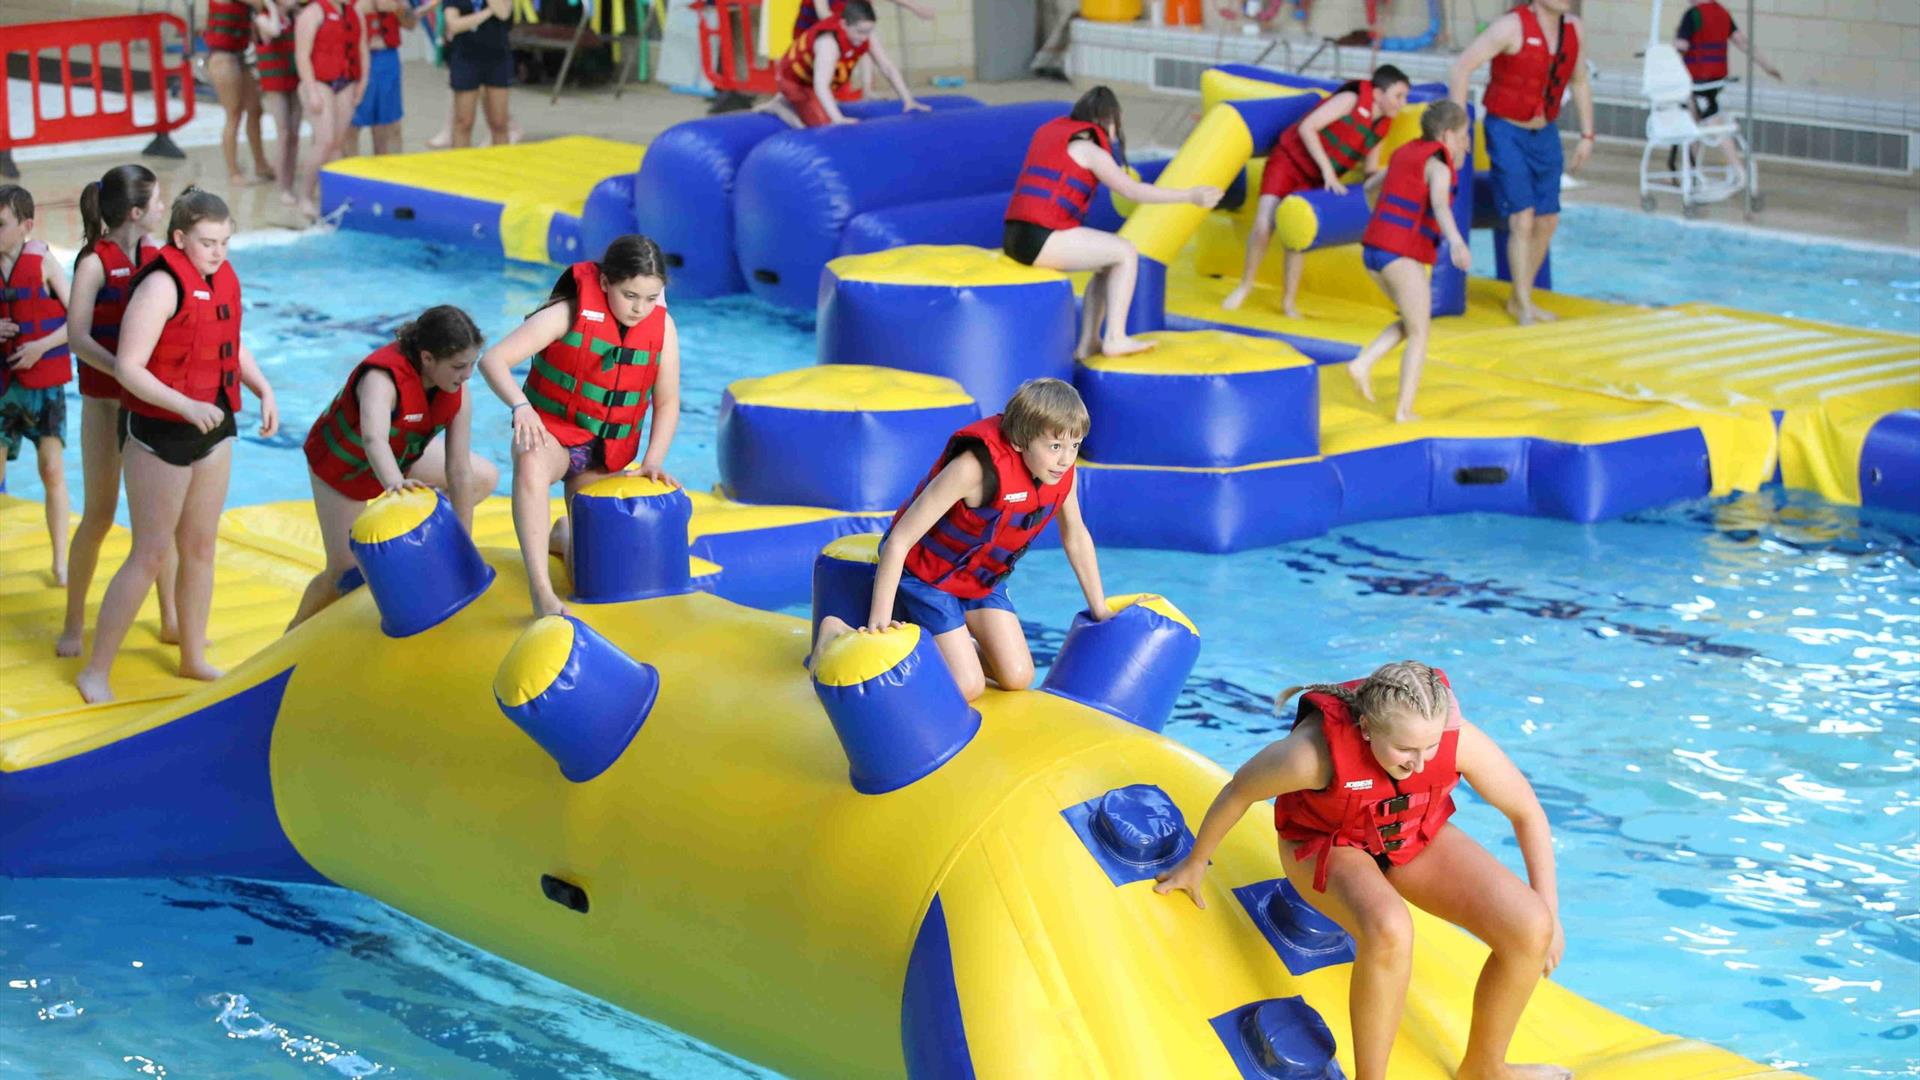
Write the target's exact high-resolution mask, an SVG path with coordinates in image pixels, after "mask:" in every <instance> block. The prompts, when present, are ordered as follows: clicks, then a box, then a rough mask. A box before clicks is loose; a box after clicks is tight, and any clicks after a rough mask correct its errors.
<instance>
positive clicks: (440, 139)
mask: <svg viewBox="0 0 1920 1080" xmlns="http://www.w3.org/2000/svg"><path fill="white" fill-rule="evenodd" d="M460 94H461V91H459V90H455V91H454V92H453V96H454V97H455V98H456V99H457V98H458V97H459V96H460ZM457 108H458V106H457V104H456V103H455V102H453V101H449V102H448V103H447V122H446V123H444V124H442V125H440V133H439V134H437V135H435V136H433V137H432V138H430V139H428V140H427V149H429V150H445V149H446V148H447V147H449V146H452V145H453V120H454V117H455V116H456V115H457Z"/></svg>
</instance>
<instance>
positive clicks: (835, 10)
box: [793, 0, 933, 37]
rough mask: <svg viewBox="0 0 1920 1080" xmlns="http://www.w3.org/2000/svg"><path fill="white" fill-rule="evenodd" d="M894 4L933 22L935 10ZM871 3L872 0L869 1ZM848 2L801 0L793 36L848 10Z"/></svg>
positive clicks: (906, 1)
mask: <svg viewBox="0 0 1920 1080" xmlns="http://www.w3.org/2000/svg"><path fill="white" fill-rule="evenodd" d="M893 2H894V3H896V4H898V5H900V6H901V7H903V8H906V9H907V10H908V11H911V12H913V13H914V14H915V15H918V16H920V18H921V19H922V20H924V21H926V22H932V21H933V9H932V8H928V7H923V6H921V5H920V4H916V3H914V2H913V0H893ZM869 3H871V0H869ZM846 6H847V2H846V0H800V6H799V7H798V8H796V9H794V13H793V36H794V37H799V36H800V35H801V34H804V33H806V32H807V31H809V30H811V29H813V28H814V26H816V25H817V24H819V23H820V22H821V21H822V20H824V19H829V18H832V17H833V16H835V15H839V14H840V13H842V12H843V11H845V10H846Z"/></svg>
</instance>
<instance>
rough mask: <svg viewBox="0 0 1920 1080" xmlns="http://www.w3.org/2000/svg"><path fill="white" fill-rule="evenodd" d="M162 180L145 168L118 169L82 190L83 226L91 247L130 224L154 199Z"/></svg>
mask: <svg viewBox="0 0 1920 1080" xmlns="http://www.w3.org/2000/svg"><path fill="white" fill-rule="evenodd" d="M159 183H160V178H159V177H157V176H155V175H153V170H152V169H149V168H147V167H146V166H145V165H115V166H114V167H113V168H111V169H108V170H107V173H106V175H105V176H102V177H101V178H100V179H98V180H90V181H88V182H87V186H86V187H83V188H81V189H80V222H81V226H82V227H83V228H84V229H85V230H86V234H87V246H88V247H92V246H93V245H94V244H97V243H99V242H100V241H101V240H102V239H103V238H105V237H106V235H107V233H108V231H109V230H112V229H117V228H119V227H120V226H122V225H125V224H126V223H127V219H128V218H129V217H132V216H133V212H134V210H136V209H144V208H145V207H146V205H147V200H149V199H151V198H153V189H154V187H155V186H156V185H157V184H159Z"/></svg>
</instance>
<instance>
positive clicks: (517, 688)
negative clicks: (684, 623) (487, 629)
mask: <svg viewBox="0 0 1920 1080" xmlns="http://www.w3.org/2000/svg"><path fill="white" fill-rule="evenodd" d="M683 562H684V560H683ZM659 696H660V673H659V672H658V671H656V670H654V668H653V665H651V664H643V663H641V662H639V661H638V660H635V659H633V658H632V657H630V656H628V655H627V654H626V653H625V652H622V651H621V649H620V647H619V646H618V645H615V644H614V643H613V642H611V641H608V640H607V639H606V638H604V637H602V636H600V634H599V633H597V632H595V630H594V629H593V628H592V627H590V626H588V625H587V624H586V623H583V622H581V621H580V620H579V619H576V618H574V617H573V616H571V615H548V616H545V617H543V618H540V619H537V620H535V621H534V624H533V625H532V626H530V627H528V628H527V629H526V631H525V632H524V633H522V634H521V635H520V637H519V639H518V640H517V641H515V642H514V643H513V648H511V649H509V650H507V655H506V658H505V659H503V660H501V661H500V669H499V671H498V672H496V673H495V675H494V678H493V700H494V703H495V704H497V705H499V706H500V711H501V713H503V714H504V715H505V716H506V718H507V719H509V720H511V721H513V722H514V724H516V725H517V726H518V727H519V728H520V730H522V731H524V732H526V733H527V735H528V737H530V738H532V739H533V741H534V742H536V743H539V744H540V748H541V749H542V750H545V751H546V752H547V753H548V754H549V755H550V756H552V758H553V760H554V761H555V762H556V763H557V764H559V766H560V774H561V775H562V776H565V777H566V778H567V779H568V780H571V781H573V782H574V783H576V784H584V783H586V782H587V781H589V780H591V779H593V778H594V777H596V776H599V775H600V774H601V773H603V772H605V771H607V769H608V768H609V767H610V766H611V765H612V764H613V763H614V762H615V761H617V760H619V758H620V755H621V754H622V753H624V752H625V751H626V749H627V746H628V744H629V743H631V742H633V737H634V736H635V735H638V734H639V733H640V726H641V725H642V724H644V723H646V722H647V715H648V714H649V713H651V712H652V711H653V703H654V701H655V700H656V699H657V698H658V697H659Z"/></svg>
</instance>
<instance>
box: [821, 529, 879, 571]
mask: <svg viewBox="0 0 1920 1080" xmlns="http://www.w3.org/2000/svg"><path fill="white" fill-rule="evenodd" d="M880 540H881V536H880V534H879V533H854V534H853V535H851V536H843V537H841V538H840V539H838V540H835V541H833V542H832V543H830V544H828V545H827V546H826V547H823V548H821V549H820V554H822V555H825V556H826V557H827V558H829V559H838V560H840V561H841V562H858V563H873V564H876V565H878V564H879V562H880Z"/></svg>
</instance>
